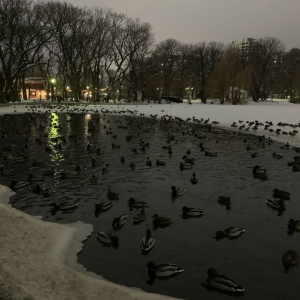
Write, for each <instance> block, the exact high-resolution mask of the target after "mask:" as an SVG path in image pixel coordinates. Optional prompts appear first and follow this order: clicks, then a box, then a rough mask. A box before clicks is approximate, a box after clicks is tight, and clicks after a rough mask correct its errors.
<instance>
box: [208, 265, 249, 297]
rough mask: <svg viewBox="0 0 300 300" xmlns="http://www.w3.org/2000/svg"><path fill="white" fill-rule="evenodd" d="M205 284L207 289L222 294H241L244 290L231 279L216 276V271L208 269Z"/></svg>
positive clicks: (219, 275)
mask: <svg viewBox="0 0 300 300" xmlns="http://www.w3.org/2000/svg"><path fill="white" fill-rule="evenodd" d="M207 274H208V277H207V283H208V286H209V287H212V288H215V289H217V290H219V291H223V292H231V293H243V292H244V291H245V289H244V288H243V287H242V286H241V285H240V284H239V283H238V282H236V281H235V280H233V279H232V278H230V277H228V276H226V275H221V274H218V273H217V271H216V269H214V268H210V269H209V270H208V271H207Z"/></svg>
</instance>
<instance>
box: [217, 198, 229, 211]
mask: <svg viewBox="0 0 300 300" xmlns="http://www.w3.org/2000/svg"><path fill="white" fill-rule="evenodd" d="M218 203H219V204H221V205H225V206H226V209H227V210H230V208H231V199H230V197H227V196H218Z"/></svg>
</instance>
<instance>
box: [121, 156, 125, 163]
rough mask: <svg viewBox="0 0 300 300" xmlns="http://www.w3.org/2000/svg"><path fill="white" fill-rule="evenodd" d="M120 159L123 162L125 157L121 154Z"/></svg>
mask: <svg viewBox="0 0 300 300" xmlns="http://www.w3.org/2000/svg"><path fill="white" fill-rule="evenodd" d="M120 161H121V163H122V164H124V162H125V157H124V156H121V159H120Z"/></svg>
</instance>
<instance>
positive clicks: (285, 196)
mask: <svg viewBox="0 0 300 300" xmlns="http://www.w3.org/2000/svg"><path fill="white" fill-rule="evenodd" d="M273 197H274V198H279V199H282V200H290V199H291V198H290V193H289V192H286V191H283V190H278V189H274V190H273Z"/></svg>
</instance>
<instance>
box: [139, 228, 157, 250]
mask: <svg viewBox="0 0 300 300" xmlns="http://www.w3.org/2000/svg"><path fill="white" fill-rule="evenodd" d="M154 245H155V239H154V237H153V236H152V234H151V231H150V229H147V232H146V236H145V237H143V239H142V242H141V249H142V252H143V253H144V254H146V253H148V252H149V251H150V250H151V249H152V248H153V247H154Z"/></svg>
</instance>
